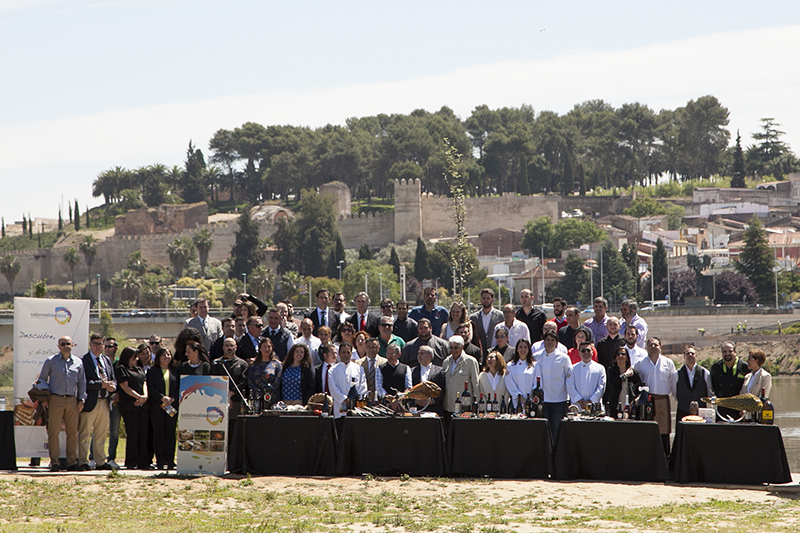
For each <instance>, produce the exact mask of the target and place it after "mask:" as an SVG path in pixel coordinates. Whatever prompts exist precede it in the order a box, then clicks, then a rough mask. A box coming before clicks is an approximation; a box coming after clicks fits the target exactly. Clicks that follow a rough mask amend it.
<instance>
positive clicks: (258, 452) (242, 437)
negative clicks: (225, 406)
mask: <svg viewBox="0 0 800 533" xmlns="http://www.w3.org/2000/svg"><path fill="white" fill-rule="evenodd" d="M228 470H230V471H231V472H234V473H241V474H245V473H248V472H250V473H252V474H259V475H285V476H334V475H336V429H335V428H334V421H333V418H321V417H306V416H291V415H286V416H240V417H239V418H237V419H236V429H235V434H234V436H233V443H232V444H231V448H230V454H229V456H228Z"/></svg>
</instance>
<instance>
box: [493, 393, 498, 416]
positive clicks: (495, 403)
mask: <svg viewBox="0 0 800 533" xmlns="http://www.w3.org/2000/svg"><path fill="white" fill-rule="evenodd" d="M492 412H493V413H495V414H497V413H498V412H500V404H499V403H497V393H496V392H495V393H494V400H492Z"/></svg>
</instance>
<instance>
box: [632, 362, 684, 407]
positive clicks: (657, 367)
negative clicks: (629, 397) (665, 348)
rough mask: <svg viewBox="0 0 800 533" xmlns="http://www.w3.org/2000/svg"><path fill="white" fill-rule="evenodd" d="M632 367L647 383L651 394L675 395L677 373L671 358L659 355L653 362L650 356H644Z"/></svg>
mask: <svg viewBox="0 0 800 533" xmlns="http://www.w3.org/2000/svg"><path fill="white" fill-rule="evenodd" d="M634 368H635V369H636V370H638V371H639V375H640V376H641V378H642V382H644V384H645V385H647V387H648V388H649V389H650V393H651V394H661V395H667V394H672V396H673V397H674V396H675V386H676V385H677V384H678V373H677V372H676V371H675V363H673V362H672V359H670V358H669V357H664V356H663V355H661V356H659V357H658V360H657V361H656V362H655V363H653V361H652V360H651V359H650V357H645V358H644V359H643V360H641V361H639V362H638V363H636V366H635V367H634Z"/></svg>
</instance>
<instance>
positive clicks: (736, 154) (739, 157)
mask: <svg viewBox="0 0 800 533" xmlns="http://www.w3.org/2000/svg"><path fill="white" fill-rule="evenodd" d="M744 173H745V170H744V153H743V152H742V136H741V135H739V130H736V146H735V147H734V149H733V177H731V187H733V188H738V189H744V188H745V187H746V186H747V185H746V184H745V182H744Z"/></svg>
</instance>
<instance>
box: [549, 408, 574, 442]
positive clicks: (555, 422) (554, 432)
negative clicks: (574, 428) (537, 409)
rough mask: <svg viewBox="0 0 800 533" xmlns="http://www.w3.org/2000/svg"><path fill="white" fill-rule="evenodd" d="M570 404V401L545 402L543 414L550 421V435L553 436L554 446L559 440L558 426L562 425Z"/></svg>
mask: <svg viewBox="0 0 800 533" xmlns="http://www.w3.org/2000/svg"><path fill="white" fill-rule="evenodd" d="M568 406H569V402H544V409H543V414H544V417H545V418H546V419H547V420H548V421H549V422H550V436H551V437H552V438H553V446H555V445H556V442H557V440H558V426H560V425H561V419H562V418H564V416H565V415H566V414H567V407H568Z"/></svg>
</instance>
